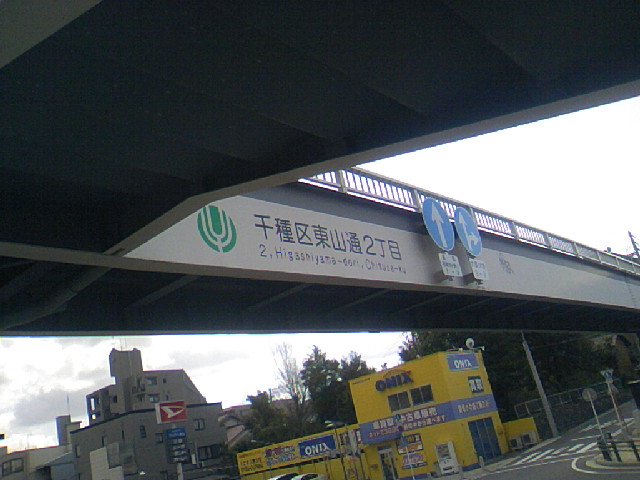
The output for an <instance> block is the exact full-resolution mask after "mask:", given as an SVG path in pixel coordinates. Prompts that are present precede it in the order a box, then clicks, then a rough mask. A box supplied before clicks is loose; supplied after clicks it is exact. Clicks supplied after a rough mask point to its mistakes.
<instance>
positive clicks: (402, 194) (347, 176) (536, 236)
mask: <svg viewBox="0 0 640 480" xmlns="http://www.w3.org/2000/svg"><path fill="white" fill-rule="evenodd" d="M300 181H301V182H304V183H309V184H312V185H315V186H318V187H322V188H327V189H330V190H334V191H337V192H342V193H344V194H348V195H354V196H357V197H361V198H366V199H368V200H371V201H375V202H380V203H384V204H386V205H391V206H394V207H396V208H402V209H405V210H411V211H415V212H419V213H421V212H422V203H423V202H424V199H425V198H427V197H430V198H433V199H436V200H438V202H440V205H441V206H442V208H443V209H444V210H445V212H447V215H448V216H449V218H450V219H453V217H454V215H455V211H456V209H457V208H458V207H464V208H466V209H467V210H469V212H470V213H471V214H472V215H473V216H474V218H475V220H476V224H477V225H478V228H479V229H480V230H484V231H487V232H491V233H493V234H496V235H501V236H504V237H509V238H512V239H514V240H517V241H519V242H523V243H527V244H529V245H535V246H538V247H540V248H547V249H550V250H553V251H556V252H560V253H563V254H565V255H571V256H574V257H578V258H581V259H583V260H587V261H590V262H594V263H597V264H600V265H603V266H607V267H609V268H613V269H615V270H620V271H623V272H626V273H629V274H632V275H636V276H640V264H638V263H636V262H633V261H631V260H629V259H627V258H624V257H621V256H619V255H616V254H613V253H609V252H603V251H600V250H597V249H594V248H591V247H588V246H586V245H583V244H581V243H577V242H574V241H572V240H569V239H567V238H564V237H560V236H557V235H554V234H552V233H549V232H545V231H544V230H540V229H538V228H535V227H532V226H530V225H527V224H524V223H521V222H517V221H515V220H512V219H510V218H506V217H503V216H501V215H497V214H495V213H491V212H489V211H486V210H483V209H480V208H477V207H473V206H471V205H467V204H464V203H461V202H458V201H456V200H453V199H451V198H447V197H444V196H442V195H438V194H436V193H433V192H429V191H427V190H422V189H420V188H417V187H413V186H411V185H407V184H404V183H402V182H397V181H395V180H391V179H389V178H386V177H383V176H381V175H376V174H374V173H371V172H367V171H364V170H360V169H358V168H350V169H347V170H337V171H332V172H326V173H322V174H319V175H315V176H313V177H310V178H304V179H300Z"/></svg>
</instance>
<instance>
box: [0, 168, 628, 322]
mask: <svg viewBox="0 0 640 480" xmlns="http://www.w3.org/2000/svg"><path fill="white" fill-rule="evenodd" d="M423 205H428V206H429V207H428V208H429V211H427V212H422V207H423ZM434 205H435V206H434ZM436 210H437V211H439V212H442V215H443V218H438V217H434V216H433V215H434V213H437V212H436ZM463 212H464V213H465V215H467V216H466V217H465V216H462V217H459V215H460V214H461V213H463ZM423 213H424V215H423ZM434 219H435V223H434ZM454 219H455V222H456V223H458V222H459V221H461V222H462V224H463V226H462V227H460V226H459V225H456V226H457V228H458V230H457V232H458V233H457V234H456V235H455V236H454V234H453V233H449V235H451V237H447V231H448V230H447V229H448V228H449V226H450V225H451V224H452V221H453V220H454ZM465 219H466V220H465ZM465 222H466V223H465ZM474 222H475V224H477V230H476V229H475V226H473V225H472V223H474ZM429 223H431V227H432V229H431V230H428V229H427V226H426V225H429ZM453 231H454V230H450V232H453ZM478 235H479V237H478ZM439 241H445V245H444V248H443V245H441V244H439ZM448 241H450V242H451V243H450V244H446V243H447V242H448ZM1 247H2V248H3V249H4V250H3V252H2V254H3V255H8V254H11V255H12V256H13V257H14V258H16V259H25V260H27V259H28V260H30V261H38V260H43V259H46V260H47V263H42V264H40V265H41V269H42V270H43V271H44V270H47V274H48V275H51V274H52V273H55V272H56V270H58V271H59V272H60V282H59V284H60V286H59V288H58V289H57V290H56V291H54V292H53V293H52V294H50V295H48V296H45V297H44V300H40V301H39V302H35V303H32V304H29V305H28V306H22V307H21V308H19V307H20V306H19V305H18V306H14V308H13V309H12V310H11V309H9V308H8V306H13V305H11V304H9V303H5V309H4V312H6V313H5V315H4V316H3V317H2V320H0V321H1V322H4V324H0V328H4V330H5V333H7V334H34V333H35V334H42V333H54V334H65V333H84V334H89V333H91V334H94V333H101V334H106V333H115V332H118V333H120V334H122V333H132V334H133V333H179V332H189V333H194V332H282V331H297V332H300V331H360V330H362V331H378V330H410V329H421V328H465V329H467V328H479V329H518V330H519V329H526V330H574V331H615V332H630V331H636V330H637V327H638V324H639V323H638V321H639V320H640V265H638V264H636V263H634V262H632V261H630V260H629V259H626V258H624V257H621V256H617V255H614V254H611V253H606V252H602V251H598V250H595V249H593V248H590V247H587V246H585V245H581V244H579V243H576V242H573V241H571V240H569V239H566V238H561V237H558V236H555V235H552V234H550V233H548V232H544V231H541V230H539V229H536V228H534V227H532V226H529V225H526V224H524V223H520V222H518V221H515V220H513V219H508V218H503V217H500V216H499V215H495V214H493V213H491V212H487V211H484V210H482V209H481V208H478V207H475V206H470V205H464V204H461V203H459V202H456V201H454V200H452V199H449V198H444V197H442V196H439V195H436V194H434V193H432V192H427V191H423V190H420V189H417V188H414V187H411V186H409V185H404V184H401V183H397V182H394V181H391V180H388V179H385V178H383V177H380V176H376V175H373V174H370V173H366V172H364V171H362V170H357V169H351V170H340V171H335V172H329V173H326V174H323V175H318V176H315V177H312V178H308V179H304V180H302V181H300V182H297V183H294V184H289V185H284V186H280V187H275V188H269V189H265V190H262V191H258V192H255V193H251V194H244V195H238V196H235V197H231V198H226V199H221V200H220V199H214V200H213V201H212V200H211V199H209V198H207V195H201V196H198V197H194V198H192V199H191V200H190V201H188V202H185V203H184V204H182V205H181V206H180V207H178V208H175V209H173V210H172V211H171V212H169V213H168V214H167V215H165V216H164V217H161V218H159V219H158V220H156V221H155V222H153V223H151V224H150V225H148V226H147V227H146V228H145V229H143V230H141V231H139V232H137V233H136V234H135V235H133V236H131V237H129V238H128V239H127V240H126V241H124V242H122V243H121V244H119V245H118V246H117V247H116V248H114V249H113V250H112V251H111V252H110V254H104V255H102V254H95V253H81V252H74V251H68V250H62V249H55V248H47V249H36V248H33V249H28V248H25V247H20V246H18V245H13V246H12V245H8V244H3V245H2V246H1ZM11 247H13V249H12V248H11ZM44 250H46V251H44ZM45 267H46V268H45ZM70 269H71V270H70ZM70 271H72V272H73V273H74V275H72V276H70V275H69V272H70ZM63 273H64V274H63ZM32 274H33V273H32ZM43 274H44V273H43Z"/></svg>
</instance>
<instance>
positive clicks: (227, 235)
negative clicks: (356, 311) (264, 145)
mask: <svg viewBox="0 0 640 480" xmlns="http://www.w3.org/2000/svg"><path fill="white" fill-rule="evenodd" d="M447 223H449V224H450V222H449V221H448V220H447ZM398 225H400V224H399V223H394V226H386V225H384V224H379V223H372V222H367V221H361V220H357V219H354V218H347V217H342V216H340V215H336V214H331V213H325V212H322V211H316V210H311V209H305V208H298V207H294V206H291V205H289V204H282V203H278V202H274V201H270V200H264V199H261V198H253V197H248V196H237V197H232V198H228V199H224V200H220V201H217V202H215V203H213V204H210V205H207V206H206V207H204V208H203V209H201V210H200V211H197V212H194V213H193V214H191V215H189V216H187V217H186V218H184V219H182V220H181V221H179V222H177V223H176V224H174V225H173V226H171V227H169V228H168V229H167V230H165V231H164V232H162V233H160V234H158V235H157V236H155V237H154V238H151V239H150V240H148V241H147V242H146V243H143V244H142V245H140V246H139V247H137V248H136V249H134V250H132V251H131V252H130V253H129V254H127V257H131V258H139V259H147V260H156V261H162V262H169V263H175V264H180V265H184V266H185V267H183V268H181V269H180V270H181V271H183V272H185V271H190V270H189V269H190V268H192V266H193V267H195V266H197V267H199V268H198V270H197V272H198V274H203V273H202V272H203V271H205V273H204V274H207V272H210V273H208V274H211V275H228V276H234V275H237V276H243V277H246V276H254V277H255V278H261V279H271V278H273V279H279V280H283V279H290V280H291V281H313V279H314V278H317V279H318V280H317V281H318V282H322V283H335V282H339V283H342V284H348V283H351V280H352V281H353V284H354V285H362V284H366V285H373V286H377V285H380V286H381V287H384V288H389V287H393V286H394V285H398V288H405V287H407V288H411V289H424V290H432V289H434V288H438V289H446V290H457V289H459V290H461V291H462V292H461V293H464V291H466V292H467V293H473V291H476V290H483V291H486V292H495V294H497V295H503V294H504V295H509V296H513V295H515V296H518V295H522V296H527V297H530V296H533V297H536V298H551V299H553V298H556V299H560V300H570V301H582V302H588V303H595V304H603V305H615V306H621V307H627V308H634V309H640V305H638V303H639V302H640V282H637V281H635V280H633V281H629V280H628V279H625V277H623V276H620V277H619V278H615V276H612V275H611V272H610V271H608V270H602V269H600V270H599V269H598V268H597V267H591V266H589V268H585V265H584V264H579V260H577V259H574V260H572V259H566V260H565V259H563V260H562V262H554V261H553V257H552V255H553V254H552V253H551V252H547V253H544V252H542V253H540V255H547V257H545V258H536V257H535V256H532V255H531V250H530V249H529V248H528V247H526V246H524V247H522V248H523V250H522V252H523V254H522V255H519V254H517V252H514V250H513V248H511V251H510V253H508V252H505V251H501V250H500V249H499V247H497V246H496V245H498V244H499V242H498V240H495V241H492V242H490V243H489V244H487V242H486V240H490V238H488V237H486V236H485V242H484V245H483V250H482V261H481V262H480V261H479V260H478V259H475V258H472V257H471V256H469V255H468V254H467V252H466V251H465V249H464V247H463V245H462V243H461V241H456V242H455V245H454V246H453V247H452V249H451V251H449V252H447V255H451V256H456V257H457V259H458V263H459V266H460V270H461V272H460V273H461V275H459V276H457V275H456V276H450V277H446V275H445V276H444V278H443V267H442V264H441V262H440V259H439V256H438V255H439V254H442V253H443V252H442V250H441V249H440V248H438V247H437V246H436V244H435V243H434V241H432V239H431V238H430V237H429V236H428V235H427V234H426V232H424V231H423V232H417V231H416V229H415V223H412V224H411V226H407V228H406V229H403V228H398ZM407 225H409V224H407ZM467 233H470V234H471V236H473V231H471V232H470V231H469V230H467ZM469 238H471V237H469ZM474 262H476V263H477V264H481V265H480V267H481V268H480V267H479V266H478V265H474ZM570 262H573V264H571V265H568V263H570ZM572 265H574V266H572ZM202 267H204V268H202ZM208 267H210V268H208ZM194 271H195V270H194ZM470 278H471V280H469V279H470ZM474 279H475V280H474Z"/></svg>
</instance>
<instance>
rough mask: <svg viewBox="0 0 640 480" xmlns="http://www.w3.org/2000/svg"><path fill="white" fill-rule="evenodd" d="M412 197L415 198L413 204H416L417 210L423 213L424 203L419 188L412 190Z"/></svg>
mask: <svg viewBox="0 0 640 480" xmlns="http://www.w3.org/2000/svg"><path fill="white" fill-rule="evenodd" d="M411 197H412V198H413V205H414V206H415V209H416V212H418V213H422V204H421V203H420V192H418V189H417V188H414V189H412V190H411Z"/></svg>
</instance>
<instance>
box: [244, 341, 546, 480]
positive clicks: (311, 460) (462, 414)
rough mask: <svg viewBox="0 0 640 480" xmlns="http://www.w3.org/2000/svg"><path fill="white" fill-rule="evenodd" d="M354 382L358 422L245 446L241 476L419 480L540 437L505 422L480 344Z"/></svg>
mask: <svg viewBox="0 0 640 480" xmlns="http://www.w3.org/2000/svg"><path fill="white" fill-rule="evenodd" d="M350 387H351V393H352V397H353V403H354V406H355V410H356V415H357V418H358V425H351V426H348V427H343V428H341V429H338V430H333V431H327V432H325V433H321V434H317V435H312V436H310V437H305V438H302V439H296V440H292V441H290V442H284V443H282V444H278V445H272V446H270V447H266V448H263V449H257V450H252V451H250V452H243V453H241V454H239V455H238V465H239V468H240V474H241V475H242V476H243V478H244V479H246V480H266V479H267V478H271V477H274V476H276V475H278V474H281V473H288V472H298V473H322V474H326V475H327V476H328V477H329V478H330V479H331V480H364V479H369V480H419V479H421V478H426V477H427V476H429V475H430V474H431V473H436V474H437V475H444V474H450V473H455V472H459V471H460V470H470V469H473V468H477V467H479V466H480V465H481V464H482V462H483V461H486V460H490V459H492V458H494V457H497V456H499V455H501V454H503V453H506V452H507V450H508V441H509V440H511V439H512V438H515V437H517V436H518V435H521V434H523V433H525V432H524V430H527V432H526V433H527V434H528V435H529V436H530V437H531V436H533V437H534V438H536V439H537V433H536V432H535V425H534V424H533V421H532V420H527V421H520V422H519V423H517V424H513V425H512V426H510V427H508V428H506V429H505V426H503V424H502V422H501V421H500V417H499V416H498V411H497V407H496V403H495V400H494V398H493V393H492V391H491V385H490V384H489V379H488V378H487V372H486V370H485V368H484V363H483V360H482V355H481V353H480V352H478V351H472V350H456V351H448V352H439V353H435V354H432V355H429V356H426V357H423V358H419V359H416V360H412V361H410V362H406V363H403V364H402V365H400V366H398V367H394V368H391V369H387V370H383V371H381V372H376V373H372V374H370V375H367V376H364V377H360V378H357V379H355V380H352V381H351V382H350ZM523 429H524V430H523ZM528 430H532V432H529V431H528ZM505 432H506V433H505ZM507 437H509V438H507Z"/></svg>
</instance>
